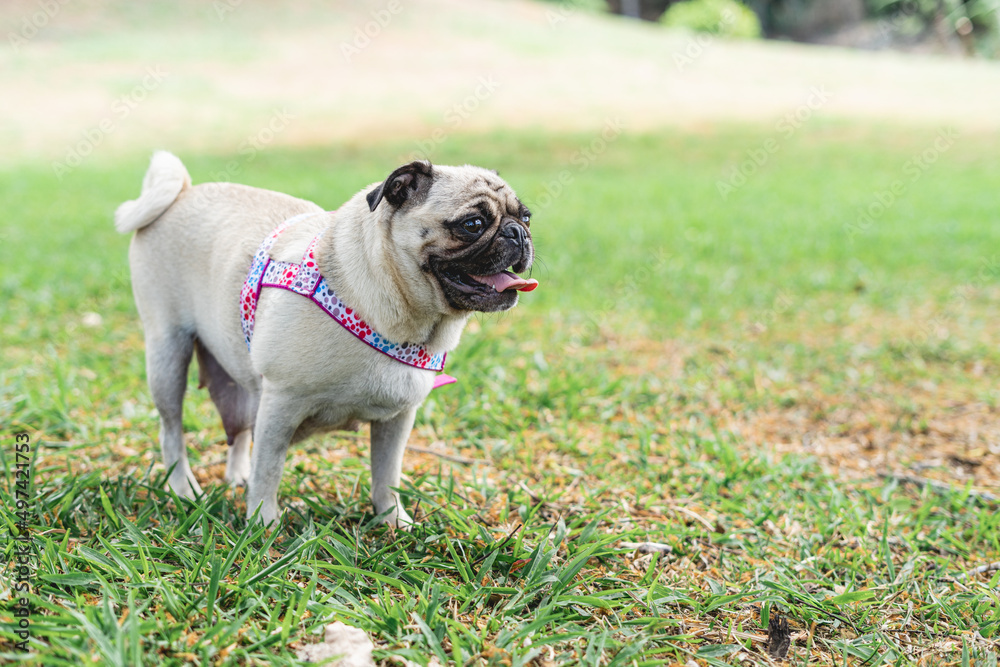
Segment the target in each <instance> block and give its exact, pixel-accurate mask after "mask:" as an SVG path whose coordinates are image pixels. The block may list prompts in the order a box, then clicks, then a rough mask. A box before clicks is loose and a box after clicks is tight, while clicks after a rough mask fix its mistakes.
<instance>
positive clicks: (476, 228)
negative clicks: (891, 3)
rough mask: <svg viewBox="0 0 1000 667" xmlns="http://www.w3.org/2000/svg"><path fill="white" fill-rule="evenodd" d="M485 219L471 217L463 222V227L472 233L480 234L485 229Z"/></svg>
mask: <svg viewBox="0 0 1000 667" xmlns="http://www.w3.org/2000/svg"><path fill="white" fill-rule="evenodd" d="M483 227H484V224H483V219H482V218H469V219H468V220H466V221H465V222H463V223H462V229H464V230H465V231H467V232H468V233H470V234H479V233H480V232H482V231H483Z"/></svg>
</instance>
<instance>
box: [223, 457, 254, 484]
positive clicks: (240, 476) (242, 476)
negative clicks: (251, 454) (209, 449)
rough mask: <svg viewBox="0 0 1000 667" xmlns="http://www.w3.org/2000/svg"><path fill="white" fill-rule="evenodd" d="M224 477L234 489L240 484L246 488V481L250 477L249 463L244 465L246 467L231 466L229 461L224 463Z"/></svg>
mask: <svg viewBox="0 0 1000 667" xmlns="http://www.w3.org/2000/svg"><path fill="white" fill-rule="evenodd" d="M224 479H225V480H226V482H227V483H228V484H229V486H231V487H233V488H234V489H238V488H240V487H241V486H242V487H243V488H246V486H247V481H248V480H249V479H250V464H249V463H248V464H247V465H246V469H240V467H239V466H231V465H229V463H226V474H225V477H224Z"/></svg>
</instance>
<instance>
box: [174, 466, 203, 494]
mask: <svg viewBox="0 0 1000 667" xmlns="http://www.w3.org/2000/svg"><path fill="white" fill-rule="evenodd" d="M167 484H168V485H169V487H170V488H171V489H173V490H174V493H176V494H177V495H178V496H179V497H181V498H186V499H188V500H194V499H195V498H197V497H198V496H200V495H201V494H202V491H201V485H199V484H198V480H196V479H195V478H194V475H193V474H191V473H188V474H186V475H185V474H184V471H181V473H180V474H177V471H176V470H175V471H174V473H173V474H171V475H170V478H169V479H168V480H167Z"/></svg>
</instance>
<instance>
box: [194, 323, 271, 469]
mask: <svg viewBox="0 0 1000 667" xmlns="http://www.w3.org/2000/svg"><path fill="white" fill-rule="evenodd" d="M194 345H195V351H196V353H197V355H198V377H199V381H200V383H201V386H202V387H208V394H209V396H211V397H212V402H213V403H215V407H216V409H217V410H218V411H219V416H220V417H222V428H224V429H225V430H226V442H227V443H228V444H229V449H228V452H227V454H226V481H227V482H229V483H230V484H232V485H233V486H234V487H235V486H246V484H247V480H248V479H249V478H250V443H251V440H252V431H251V429H252V428H253V421H254V418H255V417H256V413H257V401H256V399H254V397H252V396H251V395H250V394H249V393H248V392H247V391H246V390H245V389H244V388H243V387H241V386H240V385H238V384H237V383H236V380H234V379H233V378H232V376H231V375H229V373H227V372H226V369H225V368H223V367H222V364H220V363H219V362H218V360H217V359H216V358H215V356H214V355H213V354H212V353H211V352H210V351H209V350H208V348H206V347H205V345H204V344H203V343H202V342H201V341H199V340H195V342H194Z"/></svg>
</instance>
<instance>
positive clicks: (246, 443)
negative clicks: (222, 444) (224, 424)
mask: <svg viewBox="0 0 1000 667" xmlns="http://www.w3.org/2000/svg"><path fill="white" fill-rule="evenodd" d="M252 439H253V437H252V432H251V430H250V429H246V430H245V431H240V432H239V434H237V436H236V438H235V439H234V440H233V443H232V444H231V445H229V451H228V452H227V454H226V481H227V482H229V483H230V484H232V485H233V486H234V487H235V486H246V485H247V481H248V480H249V479H250V444H251V442H252Z"/></svg>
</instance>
